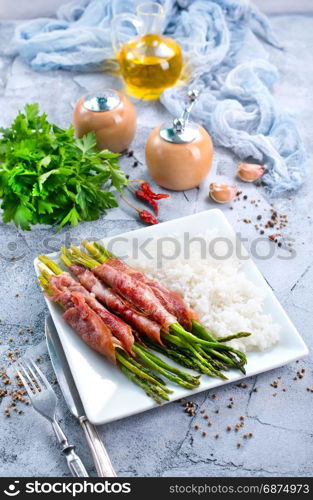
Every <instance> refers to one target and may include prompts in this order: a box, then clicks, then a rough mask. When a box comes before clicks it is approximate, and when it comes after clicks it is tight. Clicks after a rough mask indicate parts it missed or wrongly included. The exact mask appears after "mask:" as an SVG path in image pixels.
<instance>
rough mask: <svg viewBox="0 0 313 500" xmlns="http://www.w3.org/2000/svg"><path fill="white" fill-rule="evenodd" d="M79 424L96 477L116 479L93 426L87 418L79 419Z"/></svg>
mask: <svg viewBox="0 0 313 500" xmlns="http://www.w3.org/2000/svg"><path fill="white" fill-rule="evenodd" d="M79 422H80V425H81V426H82V428H83V430H84V433H85V437H86V440H87V443H88V446H89V449H90V451H91V455H92V458H93V461H94V464H95V466H96V470H97V474H98V477H117V476H116V473H115V470H114V469H113V465H112V464H111V460H110V458H109V455H108V453H107V451H106V449H105V447H104V444H103V442H102V441H101V438H100V436H99V434H98V431H97V429H96V428H95V426H94V425H92V424H91V423H90V422H89V420H88V419H87V417H80V419H79Z"/></svg>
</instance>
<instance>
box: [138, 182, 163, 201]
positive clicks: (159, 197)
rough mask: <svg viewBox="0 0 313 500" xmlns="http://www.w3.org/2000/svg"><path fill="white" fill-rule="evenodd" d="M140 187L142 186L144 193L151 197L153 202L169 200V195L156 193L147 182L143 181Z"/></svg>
mask: <svg viewBox="0 0 313 500" xmlns="http://www.w3.org/2000/svg"><path fill="white" fill-rule="evenodd" d="M140 185H141V189H142V191H143V192H144V193H146V195H148V196H149V198H150V199H152V200H162V198H169V196H170V195H169V194H165V193H154V192H153V191H152V190H151V188H150V186H149V183H148V182H146V181H142V182H140Z"/></svg>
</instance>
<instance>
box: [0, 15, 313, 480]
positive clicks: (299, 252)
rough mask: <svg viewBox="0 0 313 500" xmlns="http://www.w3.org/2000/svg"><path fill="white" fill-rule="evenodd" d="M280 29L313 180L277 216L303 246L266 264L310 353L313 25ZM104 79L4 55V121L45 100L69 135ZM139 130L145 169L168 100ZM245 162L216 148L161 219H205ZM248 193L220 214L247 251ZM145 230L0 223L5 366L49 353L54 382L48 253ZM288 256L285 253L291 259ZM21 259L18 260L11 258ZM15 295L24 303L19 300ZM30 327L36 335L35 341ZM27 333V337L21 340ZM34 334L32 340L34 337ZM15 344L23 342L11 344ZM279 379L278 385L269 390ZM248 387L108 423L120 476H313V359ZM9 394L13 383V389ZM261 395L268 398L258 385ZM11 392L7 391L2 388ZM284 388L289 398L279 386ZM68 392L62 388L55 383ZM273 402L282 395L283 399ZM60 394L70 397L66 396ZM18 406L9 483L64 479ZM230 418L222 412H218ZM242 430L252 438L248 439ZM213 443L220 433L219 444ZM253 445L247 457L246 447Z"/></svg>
mask: <svg viewBox="0 0 313 500" xmlns="http://www.w3.org/2000/svg"><path fill="white" fill-rule="evenodd" d="M273 25H274V28H275V30H276V32H277V33H278V35H279V36H280V37H281V39H282V40H284V42H285V45H286V48H287V51H286V52H284V53H282V52H278V51H273V50H271V58H272V60H273V61H274V62H275V63H276V64H277V65H278V67H279V68H280V71H281V82H280V84H279V85H277V87H276V89H275V96H276V99H277V104H278V105H280V106H282V107H284V108H288V109H291V110H293V112H295V113H296V115H297V117H298V122H299V127H300V129H301V133H302V135H303V138H304V140H305V143H306V148H307V151H308V155H309V176H308V179H307V182H306V184H305V186H304V187H303V189H302V190H301V191H300V192H299V193H297V195H296V196H295V197H293V198H292V199H288V198H284V199H279V200H277V201H276V202H275V203H276V207H277V208H278V210H279V211H281V212H284V213H288V214H289V224H288V227H287V228H285V230H284V236H285V238H291V239H294V240H295V244H294V249H295V253H294V254H293V258H292V259H289V260H287V261H286V260H282V259H281V258H279V257H280V256H281V254H280V252H281V251H280V252H278V251H276V252H275V255H274V256H273V257H272V258H270V259H267V260H263V259H262V258H258V259H256V260H257V263H258V265H259V267H260V269H261V270H262V272H263V273H264V275H265V277H266V279H267V280H268V282H269V283H270V285H271V286H272V287H273V289H274V291H275V293H276V295H277V296H278V298H279V299H280V301H281V302H282V304H283V306H284V307H285V308H286V310H287V311H288V313H289V315H290V317H291V319H292V320H293V321H294V323H295V324H296V326H297V327H298V329H299V331H300V332H301V334H302V335H303V337H304V339H305V341H306V342H307V344H308V346H309V348H311V347H312V343H313V341H312V293H313V267H312V263H313V257H312V242H313V241H312V240H313V235H312V219H310V218H308V217H310V216H311V215H312V214H311V212H312V189H313V181H312V176H311V165H312V158H313V147H312V135H313V130H312V109H313V98H312V85H313V71H312V65H311V54H312V49H313V18H312V17H309V16H276V17H275V18H273ZM13 29H14V25H13V23H10V22H2V23H1V25H0V50H2V51H3V49H4V48H5V47H7V46H9V44H10V39H11V36H12V33H13ZM115 83H116V82H112V78H111V77H109V76H106V75H90V74H88V75H87V74H86V75H82V74H69V73H66V72H61V71H60V72H57V71H56V72H51V73H44V74H40V73H33V72H32V71H31V70H30V69H29V67H27V66H26V65H25V64H24V63H23V62H22V61H21V60H20V58H18V57H16V58H9V57H6V56H4V55H1V58H0V122H1V125H9V124H10V122H11V120H12V119H13V118H14V116H15V115H16V113H17V110H18V109H19V108H21V107H22V106H23V105H24V103H26V102H33V101H37V102H39V103H40V106H41V109H42V110H44V111H46V112H47V113H48V116H49V118H50V119H51V120H52V121H55V122H56V123H58V124H59V125H61V126H65V125H67V124H68V123H69V122H70V120H71V110H72V103H73V102H75V100H76V99H77V98H78V97H79V96H80V95H81V94H83V93H84V92H85V91H86V89H88V90H92V89H93V88H96V87H99V85H101V86H102V85H103V86H107V85H112V84H115ZM136 107H137V112H138V120H139V131H138V134H137V136H136V140H135V143H134V146H133V147H134V150H135V153H136V155H137V157H138V158H139V159H140V160H141V161H143V147H144V143H145V140H146V138H147V136H148V134H149V132H150V130H151V128H152V127H153V126H155V125H157V124H159V123H160V121H163V120H164V117H165V112H164V110H163V108H162V106H161V105H160V104H158V103H152V104H151V103H150V104H147V103H142V102H141V103H137V104H136ZM122 164H123V167H124V168H125V170H126V171H127V172H128V173H129V174H130V175H131V176H133V177H135V176H136V177H139V176H141V177H142V176H145V175H146V172H145V168H144V166H143V165H139V166H138V167H137V168H136V169H134V168H133V167H132V161H131V160H129V159H124V160H123V161H122ZM235 165H236V158H234V157H233V155H232V154H230V153H229V152H228V151H226V150H222V149H217V150H216V153H215V158H214V167H213V171H212V173H211V174H210V176H209V179H208V180H207V181H206V182H205V183H204V184H203V186H201V188H200V190H194V191H190V192H186V193H176V194H172V196H171V198H170V199H169V200H168V201H166V203H165V202H164V204H163V206H162V210H161V214H160V218H161V220H163V221H164V220H168V219H173V218H176V217H181V216H183V215H186V214H190V213H194V212H196V211H200V210H204V209H209V208H212V207H213V206H214V205H213V203H212V202H210V201H209V200H208V198H207V190H208V183H209V182H210V181H212V180H218V179H227V180H228V182H235ZM244 191H245V193H246V194H247V195H248V197H249V198H248V201H247V203H246V209H244V206H245V205H244V204H243V203H242V202H240V203H235V204H234V209H233V210H230V209H229V207H222V209H223V210H224V211H225V214H226V216H227V217H228V219H229V221H230V222H231V223H232V224H233V225H234V227H235V228H236V230H237V231H238V232H240V233H241V234H242V236H243V237H245V238H247V239H248V241H247V243H246V246H247V247H248V248H249V246H250V244H251V242H252V241H253V239H254V238H255V237H256V236H257V233H256V231H255V229H254V227H253V225H251V224H250V225H249V224H245V223H244V222H242V221H241V220H239V221H238V219H242V218H243V217H251V218H253V220H254V219H255V217H256V215H257V214H258V213H265V212H266V211H268V210H269V209H270V205H269V203H270V202H271V201H272V200H268V199H267V198H266V196H265V195H264V192H263V191H262V190H260V189H258V190H257V189H256V188H255V187H254V186H250V185H245V186H244ZM251 198H254V199H255V198H256V199H260V200H261V202H260V204H259V207H258V208H257V209H255V208H253V206H252V205H250V203H249V200H250V199H251ZM139 226H140V223H139V222H137V221H136V220H135V219H134V217H133V215H132V214H131V213H130V212H129V211H128V210H127V209H125V210H124V209H123V210H122V209H116V210H114V211H111V212H110V213H109V214H108V215H107V216H104V217H102V218H101V219H100V220H98V221H95V222H93V223H81V224H80V225H79V226H78V227H76V228H74V229H70V230H69V229H63V230H62V231H61V232H60V233H58V234H57V235H55V234H54V233H53V231H52V230H51V228H48V227H36V228H34V229H33V230H32V231H31V232H22V231H20V230H18V229H16V227H15V226H13V225H12V224H3V223H0V257H1V258H0V269H1V271H0V287H1V297H0V318H1V323H0V334H1V340H2V344H0V356H1V360H0V365H5V366H7V367H8V370H9V374H10V373H12V367H10V359H8V356H7V353H8V351H9V350H10V349H12V350H16V349H18V350H19V351H20V353H21V354H23V353H24V352H25V351H26V350H29V352H30V353H31V354H34V355H40V356H41V358H42V361H41V365H42V367H43V369H44V371H45V372H46V373H47V374H48V376H49V377H50V379H51V380H53V374H52V371H51V366H50V363H49V360H48V357H47V354H46V348H45V342H44V333H43V325H44V316H45V314H46V307H45V303H44V300H43V297H42V295H41V293H40V291H39V289H38V286H37V284H36V279H35V275H34V271H33V264H32V260H33V258H34V257H35V256H36V255H37V254H38V253H39V252H41V251H48V250H49V249H50V250H52V249H53V248H54V247H58V246H60V245H61V244H62V243H63V242H68V241H69V240H73V239H75V238H78V239H79V238H82V237H87V238H88V237H90V236H95V237H96V236H104V235H109V234H110V235H111V234H118V233H121V232H124V231H127V230H132V229H135V228H137V227H139ZM284 255H286V254H284ZM13 256H15V257H18V259H17V260H11V258H12V257H13ZM16 294H19V295H18V296H16ZM26 327H28V328H31V329H32V330H33V331H34V333H33V334H29V335H28V334H27V333H26V332H25V329H26ZM19 329H23V334H22V335H18V334H17V331H18V330H19ZM27 336H28V337H29V342H28V343H26V342H25V338H26V337H27ZM10 338H13V339H14V340H13V341H9V339H10ZM300 368H301V369H302V368H305V370H306V371H305V375H304V377H303V378H302V379H301V380H298V381H294V380H293V379H294V376H295V373H296V371H297V370H299V369H300ZM278 377H281V379H280V383H279V388H278V389H277V390H275V389H274V388H273V387H272V386H271V385H270V384H271V383H272V381H273V380H277V378H278ZM247 384H248V387H247V388H246V389H243V388H240V387H237V386H236V385H227V386H224V387H223V388H221V389H218V390H216V391H214V392H215V393H216V394H217V397H216V399H212V394H211V393H206V392H204V393H201V394H199V395H198V396H197V397H195V398H193V399H194V400H195V401H196V403H197V405H198V412H197V415H196V416H195V417H192V418H190V417H189V416H188V415H187V414H186V413H184V412H183V409H182V407H181V406H180V404H179V403H172V404H170V405H167V406H165V407H163V408H158V409H156V410H152V411H150V412H147V413H144V414H141V415H137V416H134V417H132V418H128V419H125V420H121V421H117V422H114V423H111V424H109V425H105V426H102V427H101V428H100V433H101V435H102V437H103V439H104V440H105V443H106V446H107V448H108V451H109V453H110V456H111V458H112V461H113V463H114V465H115V467H116V470H117V472H118V474H119V475H120V476H187V477H191V476H217V477H218V476H241V475H244V476H271V475H273V476H294V475H295V476H309V475H312V472H313V471H312V463H313V460H312V459H313V451H312V450H313V448H312V437H313V436H312V398H313V394H312V393H311V392H308V391H307V390H306V388H307V387H312V386H313V380H312V358H311V356H310V357H309V358H307V359H304V360H301V361H300V362H299V363H298V364H296V363H294V364H291V365H288V366H286V367H283V368H280V369H278V370H275V371H273V372H270V373H264V374H262V375H259V376H257V377H254V378H252V379H247ZM5 387H6V388H9V389H10V386H5ZM255 387H257V388H258V392H254V391H253V388H255ZM3 388H4V386H3V382H2V381H1V382H0V391H1V390H2V389H3ZM283 388H286V389H287V390H286V391H285V392H284V391H282V390H281V389H283ZM56 390H57V391H58V394H59V389H58V387H57V386H56ZM273 393H277V395H276V396H275V397H273ZM59 395H60V394H59ZM230 397H234V398H235V407H234V408H233V409H232V410H230V409H228V408H227V404H228V403H229V401H228V400H229V398H230ZM8 402H9V397H8V396H7V397H5V398H0V428H1V433H0V475H1V476H7V475H8V476H11V475H12V476H45V475H47V476H57V475H60V476H66V475H67V470H66V468H65V465H64V462H63V461H62V460H61V459H60V456H59V453H58V451H57V449H56V447H55V446H54V439H53V436H52V434H51V431H50V428H49V426H48V424H47V423H46V422H45V421H44V420H43V419H42V418H41V417H40V416H39V415H37V414H36V413H35V412H34V411H33V410H32V408H31V407H24V406H23V405H20V406H19V407H20V408H23V409H24V411H25V412H24V414H21V415H17V414H15V413H14V412H11V413H12V416H11V417H10V418H8V417H5V416H4V409H5V408H6V406H7V404H8ZM59 403H60V404H59V417H60V420H61V423H62V424H63V426H64V427H65V428H66V431H67V433H68V435H69V437H70V439H71V440H72V441H73V442H75V443H76V444H77V447H78V452H79V453H80V454H81V455H82V457H83V459H84V461H85V463H86V464H87V466H88V468H89V470H90V471H91V473H92V474H94V471H93V468H92V462H91V459H90V456H89V454H88V451H87V449H86V444H85V442H84V438H83V436H82V432H81V430H80V428H79V426H78V424H77V423H76V422H75V420H74V419H73V418H72V416H71V415H70V413H69V411H68V410H67V408H66V406H65V404H64V402H63V400H62V398H61V397H60V400H59ZM201 409H204V410H205V411H206V412H207V413H208V414H209V416H210V420H212V422H213V425H212V427H210V428H209V427H207V426H206V425H205V420H204V419H203V417H202V414H201V413H200V410H201ZM216 409H220V413H219V414H216V413H214V411H215V410H216ZM241 415H243V416H244V417H245V422H246V425H245V427H244V429H243V431H242V430H240V432H239V433H235V432H234V431H231V432H229V433H227V432H226V430H225V429H226V426H227V425H230V426H233V425H234V424H235V423H237V422H238V419H239V417H240V416H241ZM196 424H199V425H200V426H201V427H202V428H204V429H206V430H207V431H208V434H207V436H205V437H202V436H201V434H200V433H199V431H196V430H195V429H194V426H195V425H196ZM243 432H252V433H253V437H252V438H251V439H249V440H244V439H243V438H242V434H243ZM215 434H220V437H219V438H218V439H215V438H214V435H215ZM237 441H241V442H242V443H243V446H242V447H241V448H240V449H237V447H236V443H237Z"/></svg>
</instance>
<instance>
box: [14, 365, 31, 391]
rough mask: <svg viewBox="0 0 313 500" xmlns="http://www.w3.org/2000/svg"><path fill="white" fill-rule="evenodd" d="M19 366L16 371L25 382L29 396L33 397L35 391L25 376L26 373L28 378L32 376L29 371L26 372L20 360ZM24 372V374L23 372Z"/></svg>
mask: <svg viewBox="0 0 313 500" xmlns="http://www.w3.org/2000/svg"><path fill="white" fill-rule="evenodd" d="M18 367H19V369H18V368H15V370H16V373H17V374H18V376H19V377H20V379H21V381H22V382H23V385H24V387H25V389H26V392H27V394H28V396H29V398H30V399H31V398H32V397H33V396H34V392H33V391H32V390H31V388H30V385H29V383H28V382H27V380H26V378H25V377H24V375H25V376H27V378H28V379H30V377H29V376H28V375H27V372H26V370H25V368H24V366H23V365H22V364H21V363H19V362H18ZM22 372H23V373H24V374H22ZM31 387H32V384H31Z"/></svg>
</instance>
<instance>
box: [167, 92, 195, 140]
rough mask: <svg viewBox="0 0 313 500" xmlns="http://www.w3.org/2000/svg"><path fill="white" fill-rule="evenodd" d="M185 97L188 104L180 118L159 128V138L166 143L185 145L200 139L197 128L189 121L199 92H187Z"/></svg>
mask: <svg viewBox="0 0 313 500" xmlns="http://www.w3.org/2000/svg"><path fill="white" fill-rule="evenodd" d="M187 97H188V104H187V105H186V107H185V108H184V111H183V113H182V115H181V116H180V118H175V119H174V120H173V122H172V123H165V124H163V125H162V126H161V128H160V136H161V137H162V139H164V140H165V141H167V142H172V143H174V144H187V143H188V142H193V141H195V140H196V139H198V138H199V137H200V131H199V126H198V125H197V124H196V123H194V122H192V121H190V120H189V116H190V112H191V110H192V108H193V105H194V103H195V101H196V100H197V99H198V97H199V91H198V90H196V89H194V90H189V91H188V94H187Z"/></svg>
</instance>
